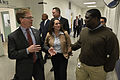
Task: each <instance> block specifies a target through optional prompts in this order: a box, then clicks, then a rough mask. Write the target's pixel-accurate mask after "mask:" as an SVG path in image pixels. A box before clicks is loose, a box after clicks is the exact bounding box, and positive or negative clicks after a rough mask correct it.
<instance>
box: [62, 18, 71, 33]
mask: <svg viewBox="0 0 120 80" xmlns="http://www.w3.org/2000/svg"><path fill="white" fill-rule="evenodd" d="M60 23H61V24H62V25H63V29H64V30H66V31H67V32H68V34H70V30H69V23H68V20H67V19H66V18H63V17H61V19H60Z"/></svg>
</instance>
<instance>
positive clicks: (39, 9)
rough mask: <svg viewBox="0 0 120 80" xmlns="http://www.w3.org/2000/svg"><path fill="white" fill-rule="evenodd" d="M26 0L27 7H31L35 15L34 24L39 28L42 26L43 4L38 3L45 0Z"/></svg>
mask: <svg viewBox="0 0 120 80" xmlns="http://www.w3.org/2000/svg"><path fill="white" fill-rule="evenodd" d="M24 1H25V7H30V9H31V11H32V15H33V17H34V19H33V26H34V27H35V28H37V29H39V28H40V25H39V24H40V22H41V17H42V16H41V15H42V14H43V4H38V2H41V1H43V0H24Z"/></svg>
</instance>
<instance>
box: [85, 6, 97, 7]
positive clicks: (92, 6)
mask: <svg viewBox="0 0 120 80" xmlns="http://www.w3.org/2000/svg"><path fill="white" fill-rule="evenodd" d="M87 7H96V6H87Z"/></svg>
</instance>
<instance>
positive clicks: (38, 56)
mask: <svg viewBox="0 0 120 80" xmlns="http://www.w3.org/2000/svg"><path fill="white" fill-rule="evenodd" d="M32 18H33V17H32V14H31V12H30V10H29V9H26V8H22V9H20V10H18V11H17V13H16V20H17V22H18V23H19V24H20V27H19V28H18V29H17V30H15V31H14V32H12V33H11V34H9V35H8V57H9V58H10V59H16V73H15V76H14V80H32V77H33V78H34V80H45V78H44V64H43V57H42V52H41V51H42V50H43V42H42V40H41V37H40V35H39V31H38V30H36V29H33V28H31V26H32V22H33V20H32Z"/></svg>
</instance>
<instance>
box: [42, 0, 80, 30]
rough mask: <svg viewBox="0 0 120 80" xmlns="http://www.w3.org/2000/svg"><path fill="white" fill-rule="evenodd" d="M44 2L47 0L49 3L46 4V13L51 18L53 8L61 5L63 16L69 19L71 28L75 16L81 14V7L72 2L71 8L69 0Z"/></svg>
mask: <svg viewBox="0 0 120 80" xmlns="http://www.w3.org/2000/svg"><path fill="white" fill-rule="evenodd" d="M44 2H47V4H44V13H47V14H48V17H49V19H51V18H53V16H52V8H53V7H59V8H60V10H61V16H63V17H65V18H67V19H68V21H69V25H70V28H71V24H72V23H73V20H74V18H75V16H76V15H79V14H81V8H80V7H79V6H77V5H75V4H74V3H72V2H71V10H70V9H69V1H68V0H44ZM71 13H72V16H71Z"/></svg>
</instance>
